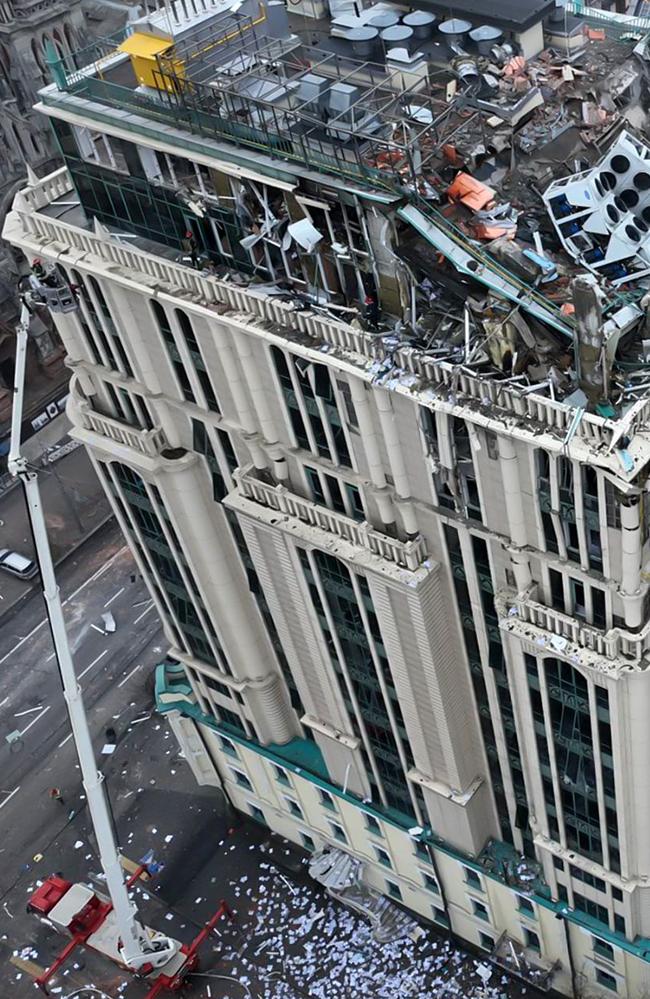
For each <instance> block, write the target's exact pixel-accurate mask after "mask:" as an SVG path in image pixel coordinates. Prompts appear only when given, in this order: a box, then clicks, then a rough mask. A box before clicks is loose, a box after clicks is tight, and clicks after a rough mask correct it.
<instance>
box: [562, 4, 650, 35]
mask: <svg viewBox="0 0 650 999" xmlns="http://www.w3.org/2000/svg"><path fill="white" fill-rule="evenodd" d="M565 10H566V12H567V13H568V14H575V15H577V16H578V17H581V18H582V19H583V20H584V21H585V22H586V23H587V24H588V25H590V26H592V27H596V28H603V29H604V31H605V33H606V34H607V35H610V36H611V37H613V38H620V37H621V36H622V35H626V34H647V33H648V32H650V17H635V16H634V15H633V14H620V13H619V12H618V11H609V10H600V9H599V8H597V7H590V6H588V5H587V4H584V3H582V0H567V2H566V3H565Z"/></svg>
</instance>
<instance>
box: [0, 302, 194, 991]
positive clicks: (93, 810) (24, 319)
mask: <svg viewBox="0 0 650 999" xmlns="http://www.w3.org/2000/svg"><path fill="white" fill-rule="evenodd" d="M28 296H29V293H27V294H26V295H23V298H22V310H21V315H20V321H19V324H18V326H17V329H16V335H17V344H16V366H15V375H14V400H13V412H12V419H11V444H10V450H9V460H8V467H9V471H10V473H11V475H13V476H15V477H16V478H18V479H20V482H21V483H22V486H23V490H24V493H25V500H26V502H27V510H28V516H29V522H30V524H31V528H32V533H33V537H34V545H35V547H36V557H37V561H38V564H39V566H40V570H41V580H42V588H43V596H44V597H45V604H46V608H47V616H48V619H49V623H50V628H51V631H52V640H53V642H54V649H55V653H56V658H57V661H58V664H59V670H60V673H61V680H62V683H63V692H64V696H65V700H66V703H67V706H68V715H69V717H70V726H71V728H72V735H73V738H74V742H75V746H76V748H77V755H78V757H79V765H80V767H81V775H82V779H83V784H84V788H85V791H86V798H87V802H88V809H89V812H90V816H91V820H92V824H93V828H94V830H95V836H96V838H97V846H98V849H99V858H100V862H101V865H102V868H103V871H104V874H105V876H106V887H107V889H108V894H109V895H110V900H111V903H112V911H113V915H112V919H111V923H112V925H113V927H114V930H115V934H114V937H115V938H116V939H114V943H113V951H114V950H115V948H116V949H117V953H118V954H119V957H120V960H121V963H123V964H124V965H125V966H126V967H127V968H129V969H130V970H131V971H133V972H136V973H137V972H150V971H152V970H154V969H161V968H163V966H165V965H167V964H169V962H172V963H176V962H173V958H174V957H175V956H176V955H177V954H178V951H179V949H180V944H179V943H178V942H177V941H176V940H173V939H171V938H170V937H167V936H165V935H164V934H161V933H157V932H155V931H153V930H150V929H148V928H146V927H144V926H143V925H142V923H141V922H140V921H139V919H138V913H137V909H136V906H135V903H134V902H133V901H132V900H131V899H130V898H129V894H128V889H127V885H126V884H125V881H124V874H123V872H122V867H121V864H120V857H119V853H118V849H117V844H116V842H115V837H114V835H113V826H112V824H111V818H110V813H109V809H108V802H107V799H106V793H105V790H104V778H103V776H102V774H101V773H100V772H99V770H98V769H97V764H96V760H95V754H94V751H93V746H92V741H91V738H90V730H89V728H88V721H87V718H86V712H85V708H84V703H83V697H82V693H81V688H80V686H79V684H78V682H77V677H76V675H75V671H74V664H73V661H72V654H71V651H70V644H69V642H68V636H67V632H66V627H65V619H64V616H63V606H62V604H61V597H60V594H59V587H58V585H57V582H56V578H55V575H54V565H53V562H52V553H51V551H50V544H49V540H48V536H47V527H46V522H45V515H44V512H43V507H42V504H41V496H40V489H39V485H38V477H37V474H36V472H35V471H33V470H31V469H30V468H29V466H28V464H27V459H26V458H25V457H24V456H23V455H22V454H21V424H22V417H23V400H24V394H25V363H26V356H27V341H28V337H29V325H30V315H31V313H30V309H29V306H28Z"/></svg>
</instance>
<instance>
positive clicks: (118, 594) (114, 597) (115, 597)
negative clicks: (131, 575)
mask: <svg viewBox="0 0 650 999" xmlns="http://www.w3.org/2000/svg"><path fill="white" fill-rule="evenodd" d="M125 589H126V587H125V586H123V587H122V588H121V589H119V590H118V591H117V593H114V594H113V596H112V597H111V599H110V600H107V601H106V603H105V604H104V609H106V608H107V607H110V606H111V604H112V603H113V601H114V600H117V598H118V597H119V596H120V594H121V593H124V590H125Z"/></svg>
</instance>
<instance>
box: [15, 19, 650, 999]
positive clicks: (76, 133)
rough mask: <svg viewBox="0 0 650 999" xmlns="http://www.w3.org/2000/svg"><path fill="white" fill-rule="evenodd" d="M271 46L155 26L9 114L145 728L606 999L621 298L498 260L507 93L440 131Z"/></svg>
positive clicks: (622, 808)
mask: <svg viewBox="0 0 650 999" xmlns="http://www.w3.org/2000/svg"><path fill="white" fill-rule="evenodd" d="M524 6H526V5H524ZM537 6H538V7H539V6H540V5H537ZM542 6H543V5H542ZM231 7H232V9H231ZM319 23H320V22H319ZM305 25H307V30H306V34H304V36H303V37H301V34H300V32H301V31H303V32H304V30H305ZM309 25H310V21H309V20H306V18H305V11H303V12H302V13H301V14H300V16H299V17H298V18H294V17H293V16H289V15H288V13H287V9H286V8H285V6H284V4H283V3H280V2H277V0H261V2H259V3H258V2H257V0H255V2H253V0H244V2H243V3H240V2H239V3H237V4H235V5H231V4H230V3H228V2H226V0H216V2H214V3H211V2H208V0H201V2H197V3H196V4H195V3H193V2H192V0H188V3H187V4H182V5H181V4H172V5H171V6H170V7H169V8H168V9H167V10H164V11H163V12H161V13H158V14H152V15H149V16H147V17H146V18H144V19H142V20H141V21H139V22H137V23H136V24H135V25H131V26H130V27H129V30H128V32H126V33H124V34H123V35H122V36H121V38H118V39H113V40H112V41H111V42H110V43H108V42H107V43H97V44H96V45H95V47H94V49H93V51H92V53H88V52H87V53H86V59H85V62H84V63H82V62H81V61H80V60H79V58H78V57H76V56H74V57H72V58H67V57H66V58H63V59H61V60H57V61H56V62H55V63H54V64H53V66H52V73H53V77H54V80H55V82H54V83H53V84H52V85H50V86H47V87H45V88H44V89H43V90H41V92H40V95H39V102H40V103H39V105H38V110H39V111H40V112H41V113H43V114H44V115H46V116H47V117H48V118H49V122H50V124H51V126H52V129H53V131H54V134H55V136H56V140H57V143H58V146H59V149H60V153H61V156H62V158H63V161H64V166H63V167H62V168H60V169H58V170H56V171H55V172H54V173H52V174H50V175H49V176H47V177H45V178H43V179H42V180H39V181H34V182H33V183H30V184H28V185H27V186H26V187H25V188H24V189H23V190H21V191H20V192H19V193H18V194H17V195H16V197H15V199H14V203H13V209H12V211H11V212H10V214H9V216H8V219H7V222H6V225H5V229H4V236H5V238H6V239H7V240H8V241H9V242H11V243H12V244H13V245H14V246H17V247H19V248H20V249H21V250H22V251H23V252H24V253H25V255H26V256H27V257H28V258H32V257H34V256H38V257H40V258H41V259H42V260H43V261H45V262H46V263H47V264H49V265H52V266H53V267H54V268H56V271H57V272H58V275H59V279H60V281H61V283H62V287H63V286H65V288H66V289H69V287H70V286H72V287H73V289H74V291H75V295H76V307H73V308H71V309H70V308H68V306H64V305H63V304H62V303H58V302H57V301H56V300H55V299H56V296H52V295H50V301H51V302H52V303H53V318H54V320H55V323H56V327H57V330H58V332H59V334H60V336H61V338H62V340H63V343H64V344H65V347H66V351H67V355H68V364H69V366H70V370H71V372H72V380H71V397H70V402H69V414H70V417H71V419H72V421H73V424H74V430H73V434H74V436H75V437H76V438H77V439H78V440H80V441H82V442H83V443H84V444H85V445H86V447H87V448H88V450H89V453H90V455H91V457H92V460H93V464H94V466H95V468H96V470H97V474H98V475H99V476H100V478H101V480H102V482H103V483H104V486H105V488H106V491H107V494H108V496H109V497H110V500H111V503H112V505H113V509H114V511H115V515H116V517H117V519H118V521H119V523H120V525H121V527H122V529H123V531H124V534H125V536H126V538H127V539H128V541H129V544H130V546H131V548H132V551H133V553H134V556H135V558H136V560H137V562H138V566H139V568H140V570H141V572H142V574H143V576H144V577H145V579H146V580H147V583H148V585H149V589H150V592H151V597H152V601H153V603H154V605H155V608H156V611H157V612H158V614H159V615H160V617H161V620H162V622H163V624H164V629H165V635H166V638H167V641H168V643H169V653H168V657H167V659H166V661H165V662H164V663H163V664H162V665H161V667H160V668H159V671H158V676H157V691H156V696H157V702H158V706H159V709H160V710H161V711H163V712H166V714H167V717H168V719H169V722H170V724H171V726H172V728H173V730H174V732H175V734H176V736H177V738H178V740H179V743H180V745H181V746H182V748H183V750H184V752H185V756H186V759H187V762H188V765H189V767H190V768H191V771H192V772H193V774H194V776H195V778H196V779H197V781H198V782H199V783H202V784H208V785H214V786H215V787H217V788H221V789H223V791H224V793H225V794H226V795H227V797H228V798H229V800H230V801H231V802H232V803H233V804H234V805H235V806H236V807H237V808H238V809H241V810H243V811H245V812H247V813H249V814H250V815H252V816H253V817H254V818H255V819H257V820H258V821H260V822H262V823H265V824H266V825H268V826H269V828H271V829H272V830H274V831H276V832H278V833H280V834H282V835H284V836H286V837H287V838H289V839H290V840H292V841H293V842H295V843H297V844H299V845H301V846H303V847H304V848H305V849H307V850H314V849H318V848H321V847H323V846H324V845H325V844H329V845H331V846H334V847H336V848H339V849H341V850H343V851H348V852H350V853H353V854H354V855H355V856H356V857H358V858H360V859H361V860H362V861H363V878H364V880H365V882H366V883H367V884H368V885H369V886H370V887H371V888H373V889H375V890H377V891H379V892H381V893H383V894H386V895H388V896H390V897H392V898H393V899H395V900H397V901H399V902H400V903H401V904H403V905H404V906H405V907H407V908H408V909H410V910H413V912H415V913H416V914H418V915H419V916H420V917H422V918H423V919H425V920H429V921H431V922H432V923H435V924H436V925H437V926H438V927H441V928H443V929H447V928H449V929H451V930H452V931H453V933H455V934H456V935H457V936H458V937H460V938H462V939H464V940H466V941H469V942H470V943H471V944H473V945H475V946H477V947H479V948H481V949H482V950H483V951H485V953H486V954H487V955H488V956H490V957H491V958H492V959H493V960H495V961H497V962H498V963H500V964H502V965H503V966H504V967H508V968H510V969H511V970H514V971H516V972H518V973H520V974H522V975H523V976H524V977H528V978H529V979H530V980H531V981H534V982H535V983H536V984H537V985H538V986H540V987H546V988H553V989H556V990H558V991H560V992H563V993H565V994H567V995H569V994H571V993H572V991H573V992H575V993H576V994H581V995H587V994H589V995H591V994H594V995H599V994H603V995H608V994H610V993H612V992H618V993H619V994H620V995H624V996H629V997H635V999H636V997H637V996H639V997H640V996H642V995H645V994H647V992H648V990H650V880H649V878H650V835H649V832H648V829H649V819H650V778H649V773H650V734H649V733H650V728H649V725H648V718H649V717H650V674H649V672H648V650H649V648H650V626H649V625H648V582H647V575H646V566H647V564H648V558H649V556H650V501H649V499H648V495H647V476H648V469H649V462H650V434H649V433H648V429H647V419H648V407H649V403H648V400H647V398H646V396H645V395H644V391H645V390H644V388H643V378H642V377H641V375H642V372H643V367H644V364H645V360H644V357H645V354H644V351H645V346H644V340H645V338H646V334H645V322H646V319H645V307H644V306H643V305H641V304H640V301H641V295H635V294H628V293H627V288H626V287H622V288H621V289H619V290H613V289H612V286H611V285H610V284H607V281H606V280H605V279H603V280H602V282H601V283H600V284H599V283H598V279H597V278H594V277H593V276H591V275H589V276H588V277H587V278H585V277H584V273H585V272H584V271H581V270H580V268H579V267H576V266H575V264H574V262H573V261H572V260H571V259H570V258H569V257H568V256H564V255H562V254H561V250H560V248H559V244H556V245H553V244H552V242H551V237H552V231H553V229H552V225H551V223H550V221H549V222H548V224H546V225H542V233H543V235H544V244H543V245H537V244H534V243H533V242H532V236H531V242H530V244H527V243H524V242H521V237H520V235H519V234H520V233H522V232H523V230H524V228H525V226H526V225H527V224H528V223H527V221H526V219H527V216H526V215H525V212H526V209H525V208H524V209H521V208H519V209H515V208H513V205H512V204H510V203H508V202H507V200H506V196H505V194H503V195H502V194H501V193H500V191H499V189H498V185H497V173H495V172H494V171H495V170H501V168H502V161H501V160H499V159H498V156H499V151H501V152H503V151H504V150H505V151H506V153H505V155H506V160H507V159H508V158H509V157H510V156H511V153H510V144H512V143H513V142H515V141H517V142H519V139H520V137H521V135H523V134H524V133H523V132H519V131H518V126H519V128H521V129H530V124H531V113H530V111H529V113H528V114H527V115H526V116H524V117H523V118H521V119H520V118H519V117H518V116H517V115H516V114H515V113H514V111H513V109H514V108H516V107H517V106H519V105H518V102H520V101H521V100H524V99H525V100H527V101H530V108H533V109H534V107H535V106H539V102H538V95H535V94H534V93H532V95H531V92H530V91H534V90H535V85H534V83H533V82H532V81H531V80H530V79H528V86H527V85H526V84H523V85H522V84H521V83H519V84H517V85H516V86H514V85H513V88H512V91H510V90H509V89H508V87H509V84H507V83H506V84H504V87H503V88H501V89H500V92H499V100H500V102H501V103H500V105H499V107H500V117H499V116H497V122H495V121H494V120H493V119H494V116H495V111H494V109H493V107H491V106H486V107H483V106H482V104H483V103H486V104H487V105H490V101H492V102H493V101H494V100H495V99H496V95H493V96H492V98H491V99H490V100H488V99H487V98H483V97H481V98H477V97H476V90H475V88H474V89H472V88H470V89H468V90H467V91H464V92H463V99H462V100H454V99H453V88H452V92H451V93H450V92H449V91H448V85H449V83H450V81H451V80H456V83H457V86H460V89H461V91H462V88H463V83H462V81H463V79H465V75H464V74H467V72H468V71H467V69H465V70H463V71H462V72H461V71H460V70H459V66H458V64H457V63H455V64H454V66H452V65H451V63H452V61H453V58H452V56H450V55H449V53H447V54H446V55H445V57H444V60H442V62H441V57H440V44H442V43H440V42H439V44H438V47H437V49H436V50H435V51H434V49H433V48H430V47H429V42H430V40H431V39H429V40H427V38H423V39H422V46H423V47H424V48H425V52H424V53H413V52H411V53H409V52H406V53H405V54H404V52H403V51H402V50H401V51H400V52H399V53H398V52H395V50H394V49H389V50H388V51H387V52H383V53H382V52H380V51H379V50H373V57H374V58H373V59H372V60H370V59H365V58H358V53H357V52H355V51H354V50H353V49H352V48H351V47H350V39H349V38H348V37H347V36H345V32H343V36H341V35H340V34H339V35H338V36H337V34H336V32H335V31H333V32H332V37H331V38H328V37H327V36H326V35H321V37H320V43H319V45H318V47H312V43H313V42H314V38H313V37H312V31H311V29H310V28H309ZM336 26H337V25H336V21H335V22H333V27H334V28H336ZM371 28H372V26H371ZM527 30H528V29H527ZM554 30H555V31H559V30H560V28H558V27H557V25H556V26H555V28H554ZM570 30H571V32H572V33H573V34H575V29H574V26H573V25H571V27H570ZM536 33H537V34H540V35H541V34H542V28H541V27H539V31H538V30H537V28H536ZM572 37H573V35H572ZM373 39H374V36H373ZM465 44H466V46H467V49H468V52H469V53H470V56H471V53H472V52H473V51H474V50H473V49H472V48H471V45H472V43H471V42H470V41H469V40H466V42H465ZM500 44H501V45H511V44H512V45H513V46H516V39H515V38H514V37H513V36H507V35H506V36H505V37H504V38H502V39H501V42H500ZM593 45H594V46H595V45H596V43H595V42H594V43H593ZM603 45H604V48H603V49H600V50H597V49H595V48H594V49H593V50H592V47H591V45H587V46H586V51H587V56H586V58H590V59H591V58H592V57H593V58H596V56H597V55H598V53H599V52H601V53H604V52H609V53H610V57H611V59H612V60H614V59H616V61H617V65H619V66H624V65H626V60H628V59H629V66H630V67H631V68H630V72H632V71H633V69H634V71H635V72H636V73H637V74H639V73H641V69H640V68H639V65H640V64H637V63H636V62H633V61H632V60H631V58H630V47H629V46H628V47H625V46H624V45H621V46H620V47H619V48H618V49H616V48H615V47H614V48H612V47H611V46H614V43H613V42H612V43H610V42H609V41H606V42H605V43H603ZM513 50H514V51H516V49H513ZM445 51H446V50H445ZM436 52H437V56H436ZM594 52H595V53H596V56H594V55H593V53H594ZM612 53H614V54H613V55H612ZM502 55H503V53H502ZM534 55H535V53H531V58H532V59H533V60H534ZM500 57H501V56H499V58H500ZM436 58H437V59H438V64H437V63H436V62H435V59H436ZM473 58H474V65H475V66H477V67H479V68H480V64H479V62H478V57H477V56H474V57H473ZM492 58H494V59H496V58H497V56H496V55H493V56H492ZM511 58H512V56H511V55H510V53H509V52H508V51H507V50H506V51H505V55H504V62H503V65H502V69H503V70H504V75H503V79H504V80H505V81H507V80H509V78H510V77H509V76H508V74H507V73H505V66H507V65H508V61H509V60H510V59H511ZM603 67H604V68H603V73H604V74H606V73H607V72H610V71H611V68H610V69H608V67H611V63H609V62H607V61H606V60H605V61H604V63H603ZM520 68H521V67H520ZM477 71H478V70H477ZM594 72H596V70H594ZM470 75H472V74H471V73H470ZM511 75H512V74H511ZM514 75H515V76H517V75H519V76H520V78H521V79H525V77H524V76H523V75H522V74H518V72H517V73H515V74H514ZM445 94H447V97H446V98H445ZM541 100H542V104H543V103H544V102H545V101H546V102H547V106H546V107H545V108H544V109H543V113H544V114H546V113H547V112H548V110H549V102H550V100H551V98H549V97H548V95H547V96H546V97H542V98H541ZM620 106H621V107H623V106H624V105H623V102H621V104H620ZM510 112H513V117H514V122H513V119H512V118H511V117H509V115H510ZM616 113H617V114H618V115H619V117H618V118H617V119H616V120H614V119H613V117H612V118H611V119H608V120H607V122H604V121H603V118H602V116H601V118H600V123H599V126H603V128H604V127H605V126H606V127H607V129H609V130H610V131H608V133H607V134H608V136H609V137H610V139H611V137H612V136H613V135H614V133H615V132H616V128H615V126H617V128H618V131H619V132H620V130H621V128H622V127H623V126H624V124H625V122H624V121H623V118H622V112H620V113H619V112H616ZM607 114H609V113H606V117H607ZM612 116H613V112H612ZM552 118H553V115H550V116H549V121H550V120H551V119H552ZM543 120H546V119H542V118H539V119H534V123H541V122H542V121H543ZM499 121H500V122H501V124H500V125H499ZM536 127H537V125H536ZM539 127H540V128H541V127H542V124H539ZM549 127H551V126H550V125H549ZM594 127H595V126H594ZM486 128H487V129H491V130H492V131H491V132H490V142H491V143H492V144H493V146H495V147H497V148H496V149H493V150H492V151H491V152H490V151H489V150H486V148H485V142H487V135H486V133H485V129H486ZM574 131H575V133H576V136H574V138H575V141H576V142H578V141H581V139H580V135H581V134H582V133H583V132H584V123H582V124H580V123H577V124H576V125H575V126H574ZM526 134H527V135H528V136H530V134H531V133H530V131H528V132H527V133H526ZM564 135H565V137H564V139H563V141H564V142H565V143H566V142H567V141H568V137H567V135H566V130H565V132H564ZM499 136H500V137H501V138H500V139H499ZM551 141H552V140H551V139H549V142H551ZM481 142H482V143H484V146H483V152H482V153H477V152H476V151H472V149H473V146H472V148H470V146H471V144H472V143H474V145H476V144H477V143H478V144H480V143H481ZM499 143H500V145H499ZM517 150H518V151H517V153H516V155H517V156H520V155H521V146H517ZM488 152H489V156H488V155H487V154H488ZM588 154H589V155H590V156H591V157H592V162H596V160H597V159H598V157H600V156H602V155H606V152H605V149H604V148H595V149H590V150H589V151H588ZM512 155H513V156H514V155H515V153H514V152H513V153H512ZM528 155H529V156H530V157H531V158H530V159H528V160H527V161H526V164H527V165H526V164H524V165H522V171H523V173H525V170H526V169H529V170H530V171H531V173H535V174H536V179H537V183H539V184H543V183H544V176H545V171H546V172H547V171H548V169H549V168H548V165H547V164H546V163H544V164H542V163H541V162H539V163H537V164H536V161H535V159H534V155H535V153H534V150H533V151H531V150H529V153H528ZM566 155H567V156H568V155H569V154H568V153H567V154H566ZM491 157H495V159H494V169H493V170H492V174H491V175H490V173H489V171H488V167H490V162H489V160H490V158H491ZM481 171H482V174H481ZM523 173H522V174H520V176H521V175H523ZM477 174H481V176H478V177H477V176H476V175H477ZM501 176H502V174H501ZM459 177H460V178H461V179H460V180H459ZM491 177H492V179H491ZM452 181H453V182H454V183H453V184H452ZM450 185H451V186H452V187H454V191H455V193H454V194H453V195H450V194H448V193H447V191H448V188H449V187H450ZM490 185H492V186H490ZM527 196H528V195H527V194H526V193H525V192H524V193H522V194H521V195H520V196H519V197H520V201H519V204H520V205H521V204H522V203H524V204H525V198H526V197H527ZM530 197H531V199H532V198H533V194H530ZM535 203H536V205H537V207H538V212H539V213H541V212H545V209H544V206H543V203H542V202H541V200H540V199H539V198H537V200H536V202H535ZM531 204H532V201H531ZM500 205H501V208H499V206H500ZM495 212H496V214H495ZM513 212H514V215H513ZM522 212H523V216H522ZM518 213H519V214H518ZM538 217H539V218H541V215H539V216H538ZM569 221H570V219H569ZM510 223H512V225H515V227H517V231H518V238H517V240H510V239H509V238H508V234H509V231H511V229H512V226H511V225H510ZM563 224H564V223H563ZM481 226H487V227H488V229H490V232H489V233H487V235H486V233H485V232H484V231H483V230H479V229H477V227H481ZM494 229H497V230H499V232H498V233H497V234H496V235H495V233H494ZM501 230H503V231H501ZM593 238H594V239H597V238H598V235H597V234H595V235H594V236H593ZM488 241H489V243H488ZM488 245H489V250H488V249H487V247H488ZM531 247H532V249H531ZM525 251H530V252H525ZM551 265H553V266H555V267H556V272H555V274H553V273H551V271H552V266H551ZM558 267H559V268H560V271H561V273H558V271H557V268H558ZM572 268H575V269H573V270H572ZM608 278H609V279H611V280H614V278H613V277H612V275H611V274H609V272H608ZM64 297H65V296H64ZM62 301H63V300H62ZM640 373H641V375H640ZM630 384H632V385H633V386H640V387H639V389H638V391H636V392H635V393H632V394H631V393H630V390H629V385H630Z"/></svg>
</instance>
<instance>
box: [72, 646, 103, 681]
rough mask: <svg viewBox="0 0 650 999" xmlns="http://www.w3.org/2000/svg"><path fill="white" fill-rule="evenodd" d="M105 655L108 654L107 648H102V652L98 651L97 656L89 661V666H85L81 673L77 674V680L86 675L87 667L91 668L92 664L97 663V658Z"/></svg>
mask: <svg viewBox="0 0 650 999" xmlns="http://www.w3.org/2000/svg"><path fill="white" fill-rule="evenodd" d="M107 655H108V649H104V651H103V652H100V653H99V655H98V656H97V658H96V659H93V661H92V662H91V664H90V666H86V668H85V670H84V671H83V672H82V673H80V674H79V676H78V677H77V680H81V679H82V677H84V676H85V675H86V673H87V672H88V670H89V669H92V668H93V666H96V665H97V663H98V662H99V660H100V659H103V658H104V656H107Z"/></svg>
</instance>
